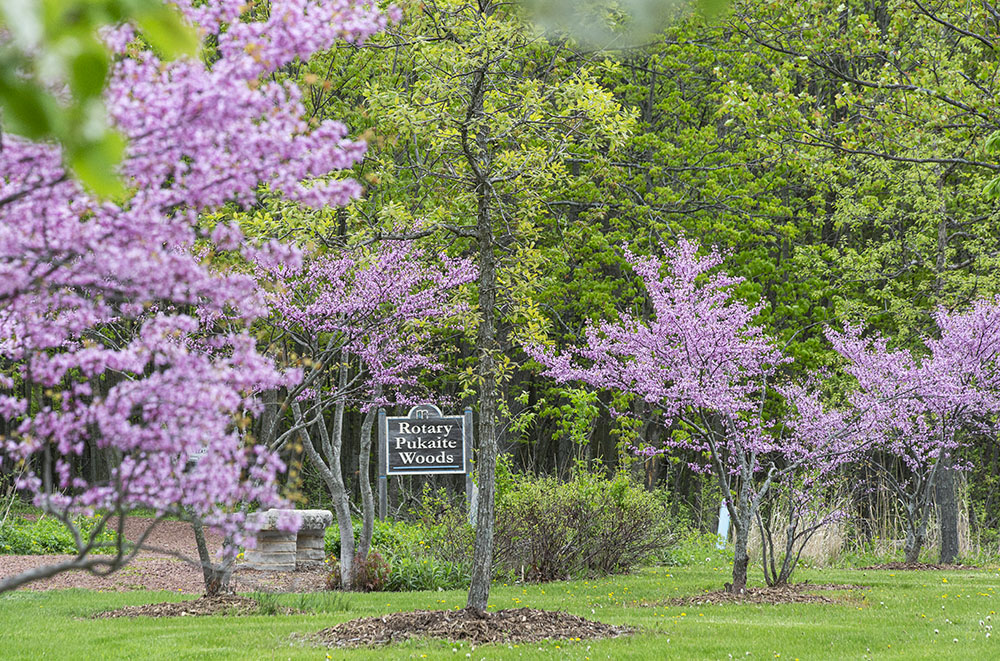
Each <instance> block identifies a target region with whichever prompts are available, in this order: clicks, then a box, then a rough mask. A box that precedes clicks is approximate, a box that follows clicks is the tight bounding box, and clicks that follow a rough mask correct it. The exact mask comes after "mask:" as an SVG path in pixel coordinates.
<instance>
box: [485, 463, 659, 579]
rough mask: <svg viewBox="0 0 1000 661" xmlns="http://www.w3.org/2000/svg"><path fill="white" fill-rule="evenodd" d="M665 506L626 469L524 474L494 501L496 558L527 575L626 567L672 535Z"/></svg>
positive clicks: (551, 576)
mask: <svg viewBox="0 0 1000 661" xmlns="http://www.w3.org/2000/svg"><path fill="white" fill-rule="evenodd" d="M667 522H668V516H667V509H666V507H665V506H664V504H663V503H662V502H661V501H660V499H659V498H657V496H656V495H655V494H653V493H651V492H649V491H647V490H645V489H644V488H643V487H642V486H640V485H637V484H635V483H634V482H633V481H632V480H631V479H629V477H628V475H626V474H625V473H619V474H617V475H615V476H614V477H613V478H610V479H608V478H606V477H604V476H602V475H595V474H593V473H588V472H586V471H578V472H577V473H576V475H575V476H574V477H573V479H572V480H570V481H569V482H560V481H559V480H557V479H555V478H549V477H543V478H532V477H522V478H520V479H518V480H517V481H516V482H515V483H514V484H513V485H512V486H510V487H509V488H508V489H507V492H506V493H505V495H504V496H503V497H502V498H501V499H500V500H499V501H498V502H497V523H496V540H497V541H496V547H495V555H494V564H495V565H496V566H498V568H500V569H501V570H506V571H507V572H510V573H513V574H515V575H520V576H521V577H523V578H524V579H525V580H535V581H551V580H557V579H563V578H569V577H576V576H604V575H607V574H613V573H622V572H627V571H629V570H630V569H631V568H633V567H635V566H636V565H638V564H640V563H642V562H644V561H646V560H647V559H651V558H654V557H655V556H657V555H659V554H662V553H663V552H664V551H665V549H667V548H668V547H669V545H670V544H671V543H672V541H673V535H672V534H671V531H670V529H669V526H668V523H667Z"/></svg>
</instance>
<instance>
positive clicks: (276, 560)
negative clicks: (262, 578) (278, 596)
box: [246, 509, 333, 571]
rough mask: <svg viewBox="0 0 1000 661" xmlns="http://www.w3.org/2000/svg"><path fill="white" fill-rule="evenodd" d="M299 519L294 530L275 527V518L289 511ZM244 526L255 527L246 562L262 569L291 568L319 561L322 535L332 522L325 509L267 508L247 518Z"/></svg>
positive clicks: (320, 559) (250, 565) (279, 569)
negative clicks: (299, 524) (297, 526)
mask: <svg viewBox="0 0 1000 661" xmlns="http://www.w3.org/2000/svg"><path fill="white" fill-rule="evenodd" d="M293 513H294V514H295V515H297V516H298V517H299V518H300V519H301V520H302V525H301V526H300V527H299V529H298V531H297V532H286V531H284V530H279V529H278V521H279V519H283V518H285V517H286V516H288V515H291V514H293ZM247 523H248V527H252V528H259V530H258V532H257V546H256V547H255V548H253V549H248V550H247V554H246V560H247V565H248V566H249V567H250V569H260V570H264V571H295V569H296V568H304V567H310V566H316V565H320V564H322V563H323V557H324V554H325V550H324V546H323V544H324V542H323V537H324V535H325V533H326V529H327V528H328V527H330V525H331V524H332V523H333V514H332V513H331V512H330V511H329V510H282V509H269V510H267V511H265V512H254V513H253V514H251V515H249V516H248V517H247Z"/></svg>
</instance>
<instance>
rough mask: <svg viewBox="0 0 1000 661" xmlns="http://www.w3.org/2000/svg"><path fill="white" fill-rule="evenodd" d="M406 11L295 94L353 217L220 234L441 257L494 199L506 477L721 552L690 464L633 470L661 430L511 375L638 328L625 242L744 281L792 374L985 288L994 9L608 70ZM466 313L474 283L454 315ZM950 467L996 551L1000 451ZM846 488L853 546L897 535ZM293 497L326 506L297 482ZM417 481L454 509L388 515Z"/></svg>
mask: <svg viewBox="0 0 1000 661" xmlns="http://www.w3.org/2000/svg"><path fill="white" fill-rule="evenodd" d="M398 4H399V6H400V7H401V8H402V9H403V11H404V18H403V21H401V22H400V23H398V24H396V25H394V26H391V27H390V28H389V29H388V30H387V31H386V32H385V33H383V34H380V35H378V36H376V37H375V38H374V39H373V41H372V42H370V44H368V45H366V46H364V47H353V46H346V45H345V46H344V47H342V48H339V49H337V50H336V51H333V52H331V53H329V54H328V56H327V57H325V58H317V59H314V60H313V62H311V63H310V64H309V65H308V67H301V68H298V69H293V70H290V71H289V72H288V74H289V75H290V76H293V77H295V78H296V79H297V80H299V81H300V82H301V83H302V84H303V85H304V86H305V87H306V89H308V90H309V93H308V100H309V103H310V104H311V108H312V111H313V112H314V113H315V115H316V116H317V117H326V116H330V117H340V118H342V119H344V121H345V122H346V123H347V124H348V126H349V127H350V128H351V133H352V134H354V135H364V136H366V137H368V138H369V140H370V142H369V147H368V152H367V154H366V156H365V159H364V161H363V162H362V163H361V164H360V165H359V166H357V167H356V168H355V170H354V172H353V175H354V176H355V177H357V178H358V180H359V181H361V182H362V183H363V184H364V185H365V188H366V193H365V195H364V197H363V198H362V199H361V200H359V201H357V202H355V203H354V204H352V205H350V206H349V207H347V208H346V209H344V210H338V211H331V212H328V213H320V214H318V215H317V214H305V213H302V212H300V211H299V210H297V209H295V208H292V207H289V206H288V205H287V204H285V203H282V202H280V201H279V200H278V199H276V198H271V197H269V196H267V195H266V194H265V195H261V196H260V203H259V205H258V207H257V208H254V209H251V210H247V211H246V212H245V213H241V214H237V218H238V219H239V220H240V223H241V225H242V226H243V227H244V229H245V230H246V231H247V232H248V233H251V234H264V235H282V236H287V235H288V234H289V233H294V234H295V235H296V236H298V237H300V239H301V240H303V241H306V242H313V245H321V246H328V247H329V248H328V249H330V250H337V249H338V248H339V247H340V246H344V245H349V244H358V243H360V244H365V243H369V242H372V241H379V240H382V241H385V240H392V239H394V238H400V237H401V236H404V235H405V236H409V237H416V240H417V241H418V242H424V243H425V244H426V245H427V246H428V247H430V248H431V249H433V250H438V249H444V250H446V251H447V252H448V253H450V254H452V255H456V256H457V255H466V254H469V253H470V252H472V251H473V246H474V244H473V243H472V238H473V237H474V231H475V225H476V219H477V212H478V211H479V210H480V209H481V205H482V203H484V200H483V198H484V197H485V198H486V200H485V204H486V205H488V206H489V208H490V213H491V214H492V219H491V222H492V223H493V229H494V233H495V242H496V244H495V254H496V260H497V266H498V271H497V273H498V275H497V286H496V296H497V299H498V305H497V309H498V312H499V315H498V320H497V340H496V341H497V345H496V350H495V355H496V357H497V362H498V373H499V374H500V383H501V393H500V402H499V410H500V417H499V420H498V425H497V428H498V430H499V431H498V441H499V447H500V449H501V451H502V452H505V453H509V454H510V456H511V463H512V465H513V467H514V470H515V471H525V472H529V473H535V474H554V475H558V476H561V477H563V478H566V477H568V476H569V475H570V473H571V471H572V469H573V467H574V466H575V465H576V463H577V462H583V463H584V464H586V465H588V466H591V467H595V466H600V467H601V469H603V470H607V471H614V470H616V469H617V468H619V467H627V468H628V469H629V470H630V471H632V472H634V473H635V474H636V476H637V477H640V478H641V479H642V480H643V481H644V482H645V484H646V485H647V486H648V487H649V488H654V487H658V488H663V489H666V490H667V491H668V492H669V494H670V501H671V502H672V503H673V509H674V513H675V514H676V515H678V516H682V517H684V518H687V519H688V520H690V521H691V523H692V524H693V525H695V526H696V527H698V528H700V529H702V530H714V527H715V523H716V517H717V511H718V505H719V498H720V495H719V494H718V492H717V489H713V487H712V483H711V480H710V479H706V477H707V476H705V475H703V474H701V473H699V472H698V471H694V470H692V468H691V464H697V463H699V461H700V460H701V459H700V456H699V453H697V452H693V451H690V450H687V451H678V450H675V451H673V452H672V453H671V454H670V455H669V456H666V457H662V456H661V457H654V458H652V459H646V460H639V459H636V458H635V457H634V456H633V455H632V453H631V452H630V451H629V450H628V448H629V447H630V446H633V445H639V444H640V442H642V443H647V444H650V445H659V444H661V442H662V439H663V437H664V436H665V435H666V434H669V433H670V430H667V429H664V428H663V427H662V425H660V424H658V422H659V420H658V416H657V411H656V410H655V407H652V406H650V405H648V404H646V403H644V402H642V401H629V402H614V401H612V396H611V395H610V394H608V393H594V392H590V391H587V390H583V389H580V388H567V387H566V386H563V385H557V384H554V383H553V382H551V381H550V380H548V379H546V378H543V377H541V376H539V371H538V366H537V364H536V363H534V362H533V361H532V360H530V359H529V358H528V357H527V356H526V355H525V353H524V352H523V347H524V346H525V344H530V343H532V342H537V341H545V342H549V343H553V344H554V345H555V346H557V347H560V346H566V345H571V344H573V343H574V342H575V341H577V340H578V337H579V333H580V330H581V329H582V327H583V326H584V324H585V323H586V322H587V321H594V320H598V319H603V318H609V317H610V318H613V317H615V315H616V314H617V311H618V310H621V309H624V310H628V311H631V312H633V313H636V314H638V315H640V316H641V315H642V314H643V313H645V314H648V313H649V304H648V301H647V300H646V299H645V298H644V293H643V290H642V288H641V286H640V284H639V282H638V281H637V279H636V278H635V276H634V275H633V274H632V272H631V270H630V269H629V268H628V267H627V265H626V264H625V261H624V255H623V251H622V246H624V245H628V246H629V247H630V248H631V249H632V250H633V251H636V252H640V253H643V252H645V253H655V252H657V250H659V245H660V244H661V243H666V244H672V243H674V242H675V241H676V239H677V237H679V236H681V235H683V236H686V237H689V238H692V239H696V240H698V241H700V242H701V244H702V245H704V246H713V245H714V246H717V247H718V248H719V249H720V250H722V251H723V252H724V253H725V255H726V259H725V265H724V268H725V269H726V270H727V272H729V273H731V274H733V275H736V276H742V277H743V278H744V281H743V282H742V283H741V284H740V285H739V286H738V287H737V289H736V297H737V298H740V299H742V300H745V301H747V302H748V303H750V304H756V303H757V302H758V301H763V302H764V306H763V309H762V311H761V316H760V322H761V323H763V325H764V326H765V328H766V330H767V332H768V333H770V334H771V335H773V336H774V337H776V338H778V340H779V341H778V344H779V345H783V346H785V347H787V352H788V354H789V355H791V356H792V357H793V358H794V363H792V364H791V365H789V366H786V368H785V369H786V370H788V371H791V372H795V371H798V372H800V373H804V372H805V371H806V370H811V369H817V368H831V369H832V368H835V367H836V366H837V365H838V364H839V363H838V357H837V355H836V354H835V352H833V350H832V348H831V347H830V346H829V344H828V343H827V342H826V340H825V339H824V328H825V327H826V326H827V325H832V326H833V327H835V328H839V327H842V326H843V325H845V324H855V323H864V324H866V325H867V326H868V327H869V328H870V329H873V330H875V331H878V332H880V333H882V334H883V335H885V336H886V337H888V338H890V345H891V346H892V347H894V348H902V349H911V350H915V351H918V352H919V351H921V350H922V345H920V338H921V336H926V335H933V334H934V332H935V330H934V328H935V327H934V321H933V318H932V315H933V313H934V312H935V310H937V309H938V308H944V309H946V310H949V311H956V310H963V309H965V308H966V307H968V306H969V305H970V304H971V303H972V302H973V301H974V300H976V299H979V298H988V297H991V296H993V295H995V294H996V293H997V292H998V288H1000V281H998V276H997V269H996V266H997V259H998V247H1000V243H998V242H1000V233H998V230H997V222H996V221H997V217H996V214H997V208H996V203H995V201H993V200H992V199H991V198H990V197H989V196H988V195H987V194H986V193H984V191H985V189H987V187H988V186H989V185H990V182H991V181H992V180H993V179H994V177H995V176H996V174H997V171H998V170H1000V166H998V165H997V163H996V161H995V159H994V158H992V157H991V156H990V155H989V154H988V153H987V150H986V142H987V138H988V137H989V136H990V135H992V134H993V133H994V132H995V131H996V130H997V129H998V128H1000V123H998V119H1000V116H998V109H997V104H996V99H997V95H996V93H997V87H996V85H997V66H998V62H997V53H996V43H997V39H996V34H997V27H998V24H1000V23H998V21H1000V14H998V13H997V12H996V11H995V10H993V9H992V7H991V5H989V3H980V2H964V1H946V2H938V3H935V4H933V5H928V4H923V3H920V2H915V1H901V2H881V1H878V2H825V1H823V2H805V3H797V4H793V3H786V2H780V1H774V2H752V3H742V2H741V3H736V4H735V5H733V6H732V7H731V8H730V11H729V12H728V13H727V14H726V15H725V16H724V17H722V18H718V19H716V20H711V21H709V20H706V19H705V18H704V17H703V16H700V15H697V14H695V15H692V14H691V13H690V12H686V11H685V10H681V9H678V13H677V14H676V15H673V16H671V17H670V19H671V24H670V27H667V28H666V29H665V31H663V32H661V33H659V34H657V35H655V36H654V37H651V38H649V39H648V40H645V41H643V43H641V44H627V45H626V46H625V47H620V44H621V43H622V42H623V41H624V40H623V39H621V38H618V39H617V40H616V38H614V37H613V36H611V37H609V36H608V35H602V37H603V38H606V39H607V40H606V41H605V42H602V43H600V44H594V43H586V44H583V45H581V44H580V43H577V42H575V41H573V40H571V39H569V38H556V37H552V36H551V34H550V35H547V36H546V35H541V34H540V33H539V31H538V30H537V28H536V27H534V26H532V25H531V24H530V23H528V22H527V21H525V20H524V18H523V17H522V16H520V15H519V14H518V13H517V12H516V11H512V10H511V8H509V7H507V6H501V5H497V6H495V7H491V6H490V5H489V4H488V3H487V5H486V6H487V9H488V11H485V12H484V11H482V9H481V7H480V5H476V4H470V3H461V2H422V3H408V2H402V3H398ZM605 9H606V8H605ZM595 11H601V7H600V5H596V6H595ZM603 16H604V17H605V18H607V16H608V14H603ZM611 17H612V19H614V18H615V16H614V15H613V14H611ZM617 18H619V19H621V20H623V21H626V22H627V17H625V16H624V14H622V15H618V16H617ZM473 79H475V80H481V83H480V84H481V94H480V98H478V99H477V98H474V95H472V94H470V91H469V90H470V87H473V85H472V84H471V83H470V80H473ZM476 104H479V105H478V106H477V105H476ZM470 109H473V110H475V113H473V112H472V110H470ZM473 114H474V115H475V117H474V119H469V118H470V117H473ZM469 131H475V132H477V135H478V136H479V137H478V140H479V141H480V142H479V143H478V144H479V148H480V150H479V151H478V152H477V153H476V154H475V156H474V159H470V157H469V154H468V150H467V144H466V143H465V135H466V133H467V132H469ZM477 164H478V165H480V166H481V168H480V170H481V171H482V172H480V171H478V170H475V166H476V165H477ZM481 175H482V176H483V181H485V184H482V185H481V184H480V183H477V181H476V177H479V176H481ZM477 186H478V188H477ZM483 187H488V189H489V191H490V192H489V195H487V196H482V195H479V194H478V193H477V191H478V190H481V189H482V188H483ZM476 296H477V293H476V288H475V286H474V285H470V286H469V288H468V291H467V300H468V301H469V302H470V303H474V302H475V301H476ZM477 314H478V311H477V309H476V308H475V305H473V307H472V309H471V311H470V312H469V314H468V317H467V323H466V324H464V327H465V328H466V329H467V332H465V333H462V332H456V331H454V329H452V330H451V331H449V332H446V333H439V334H437V335H436V339H435V343H434V348H433V350H432V353H433V354H434V355H435V356H436V357H437V358H438V359H439V360H441V361H443V362H444V363H445V365H446V367H445V369H443V370H442V371H441V372H440V374H441V375H442V376H441V377H440V378H438V379H437V380H432V381H426V380H425V381H424V386H425V387H426V388H427V389H428V390H429V391H430V392H432V393H435V395H434V396H435V397H440V398H443V399H444V401H448V402H450V406H452V407H453V408H454V409H455V410H460V409H461V408H462V407H464V406H466V405H472V406H473V407H476V406H477V405H478V400H477V399H476V397H475V391H476V387H477V372H476V371H475V368H474V366H473V365H474V362H475V353H476V352H475V340H476V338H475V335H474V332H473V329H475V327H476V323H475V322H477V321H478V318H477ZM455 375H458V378H455ZM830 387H831V388H832V389H833V390H834V391H836V389H837V388H838V385H837V383H836V381H835V380H834V382H833V383H832V384H831V386H830ZM844 387H846V386H844ZM615 405H617V406H627V407H631V408H630V411H631V413H633V414H634V416H635V417H636V418H639V419H641V420H644V421H645V422H644V423H643V424H641V425H640V426H638V427H636V426H634V425H631V426H629V425H625V426H623V424H622V423H620V422H618V421H616V419H615V418H614V417H613V416H611V415H609V414H608V411H609V409H610V408H613V407H614V406H615ZM398 412H400V413H405V410H402V409H401V410H400V411H398ZM362 422H363V415H362V413H361V411H360V410H355V411H351V412H349V413H348V415H347V417H346V418H345V423H344V424H345V426H346V429H347V430H348V431H347V432H346V433H345V435H344V442H345V446H344V452H343V458H344V466H343V468H344V474H345V475H346V476H356V475H357V474H358V470H359V463H358V457H359V453H358V442H359V441H358V439H359V438H360V435H359V432H360V429H361V425H362ZM962 453H963V454H962V458H961V461H962V462H963V463H964V462H967V464H968V465H969V466H970V467H971V469H970V470H969V471H967V472H963V473H961V477H960V478H959V482H960V503H961V508H962V519H963V521H964V522H965V523H967V524H968V528H967V529H966V530H967V531H971V532H972V533H973V535H974V536H975V537H976V538H977V539H982V540H984V541H987V542H993V541H995V539H996V529H997V525H998V514H997V511H998V510H997V508H996V507H995V503H996V500H997V495H998V494H997V488H998V486H1000V485H998V483H997V477H996V476H997V474H998V471H997V468H998V466H1000V446H998V444H997V442H996V438H995V437H994V436H990V435H984V434H973V433H970V434H969V435H968V436H967V438H965V439H964V447H963V449H962ZM885 461H887V462H891V461H893V460H892V459H890V458H888V457H886V458H885ZM854 470H855V471H858V472H857V474H854V475H852V476H851V477H852V479H851V480H850V482H851V484H853V485H855V491H854V493H853V494H851V500H852V503H853V504H852V510H853V512H854V514H855V517H854V518H853V519H852V520H853V521H854V525H855V526H856V530H855V535H856V536H857V539H859V540H864V539H868V540H870V539H872V538H874V537H876V536H878V535H879V534H882V535H889V536H890V537H891V536H892V534H893V524H892V523H891V522H892V521H893V520H894V519H895V515H894V508H895V507H896V506H897V505H896V503H895V501H894V500H893V498H892V497H891V496H889V495H888V492H887V490H886V489H885V488H884V486H885V485H884V484H882V483H881V482H880V480H882V479H883V478H882V477H880V475H881V473H880V472H879V471H875V470H870V469H865V468H864V467H855V468H854ZM891 470H895V471H897V472H899V473H901V474H902V473H904V472H905V468H904V467H903V466H901V465H900V466H898V467H895V468H891ZM302 479H303V484H302V486H303V488H304V490H305V493H306V494H307V495H310V496H311V498H312V499H313V500H314V501H315V500H316V499H322V486H321V484H320V483H319V480H318V479H317V477H316V475H315V474H314V473H313V472H312V470H311V469H310V468H309V466H308V463H307V464H306V466H305V468H304V474H303V478H302ZM424 481H426V482H427V483H429V484H430V485H432V486H438V485H444V484H450V483H449V478H433V477H430V478H426V480H422V479H420V478H410V480H409V481H408V482H407V483H402V482H399V483H394V484H393V485H392V486H391V489H392V491H393V502H394V504H395V505H396V507H397V508H398V509H399V510H400V511H405V510H406V508H407V507H410V506H412V505H413V504H415V502H416V500H417V498H418V495H419V494H420V492H421V490H422V487H423V482H424ZM348 482H349V483H350V484H349V488H350V489H357V487H356V486H355V485H356V482H357V481H356V480H354V481H352V480H351V479H350V477H348ZM451 486H452V488H454V489H456V490H460V488H461V485H460V484H459V483H458V482H457V481H456V482H455V484H454V485H451ZM953 488H958V487H953Z"/></svg>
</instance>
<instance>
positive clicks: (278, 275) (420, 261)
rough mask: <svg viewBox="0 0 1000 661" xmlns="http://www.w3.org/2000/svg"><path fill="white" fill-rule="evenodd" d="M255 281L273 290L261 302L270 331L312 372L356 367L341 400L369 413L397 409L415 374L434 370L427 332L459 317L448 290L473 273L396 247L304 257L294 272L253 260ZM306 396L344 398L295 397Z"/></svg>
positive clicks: (464, 264)
mask: <svg viewBox="0 0 1000 661" xmlns="http://www.w3.org/2000/svg"><path fill="white" fill-rule="evenodd" d="M258 277H259V278H260V279H261V281H262V282H269V283H273V284H272V285H270V286H269V287H268V290H269V292H268V294H267V302H268V306H269V307H270V309H271V311H272V316H271V321H270V323H271V324H273V325H274V326H276V327H278V328H280V329H281V330H282V331H284V332H285V333H286V334H287V335H286V337H287V338H288V339H290V340H291V342H292V344H293V346H294V347H295V348H296V351H297V352H298V353H299V355H304V356H310V357H311V358H312V359H313V361H314V364H316V365H317V369H333V368H340V367H344V366H343V365H342V362H343V356H344V355H347V356H350V359H351V361H356V363H357V365H358V368H359V369H358V371H357V373H356V374H355V375H354V376H352V377H351V379H350V381H349V382H348V383H349V387H350V389H351V392H352V393H353V396H352V397H349V398H350V399H353V400H354V401H356V402H362V403H363V407H364V408H369V407H370V406H374V405H378V404H383V403H386V402H387V401H388V400H387V398H388V397H390V396H393V397H394V398H395V401H397V402H398V401H403V399H405V397H404V395H403V391H404V389H405V388H407V387H412V386H415V385H416V379H417V377H418V376H419V374H420V373H421V372H422V371H424V370H433V369H438V368H440V367H441V365H440V364H439V363H438V362H437V361H436V360H435V359H434V358H433V357H432V356H431V355H430V353H429V351H428V342H429V340H430V337H431V330H432V329H433V328H435V327H440V326H442V325H448V324H450V323H452V322H453V320H454V317H455V315H457V314H458V313H459V312H461V311H463V309H464V306H463V305H462V304H461V303H457V302H455V300H454V298H455V290H456V288H458V287H460V286H461V285H463V284H466V283H468V282H471V281H473V280H474V279H475V277H476V269H475V266H474V265H473V262H472V261H471V260H469V259H453V258H449V257H448V256H447V255H444V254H433V253H429V252H427V251H424V250H421V249H419V248H416V247H415V246H414V245H413V244H412V242H410V241H399V242H383V243H377V244H375V245H374V246H369V247H359V248H354V249H350V250H345V251H343V252H338V253H335V254H324V255H316V256H311V257H308V258H307V259H304V260H303V261H302V262H301V263H300V264H296V265H289V264H288V263H282V264H275V263H274V262H273V261H272V260H259V261H258ZM345 368H346V367H345ZM307 380H308V379H307ZM307 394H308V395H310V398H312V399H316V398H317V396H319V397H320V399H322V398H323V397H324V396H333V397H339V396H344V395H345V394H346V393H343V392H338V390H337V389H336V388H333V389H332V390H330V391H326V392H325V393H321V392H320V390H319V389H315V388H310V389H305V390H303V391H302V392H301V393H300V396H301V397H302V398H305V397H306V396H307Z"/></svg>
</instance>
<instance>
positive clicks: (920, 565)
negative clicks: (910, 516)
mask: <svg viewBox="0 0 1000 661" xmlns="http://www.w3.org/2000/svg"><path fill="white" fill-rule="evenodd" d="M858 569H861V570H864V569H872V570H889V571H933V570H942V569H946V570H973V569H979V567H976V566H975V565H935V564H931V563H928V562H887V563H885V564H882V565H871V566H868V567H858Z"/></svg>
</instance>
